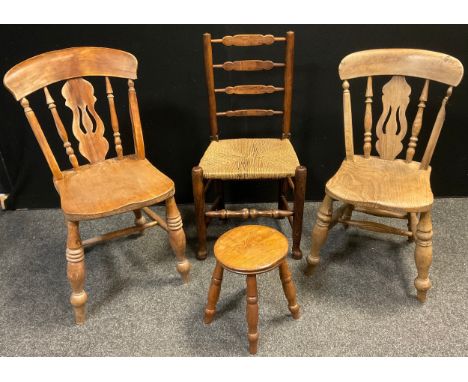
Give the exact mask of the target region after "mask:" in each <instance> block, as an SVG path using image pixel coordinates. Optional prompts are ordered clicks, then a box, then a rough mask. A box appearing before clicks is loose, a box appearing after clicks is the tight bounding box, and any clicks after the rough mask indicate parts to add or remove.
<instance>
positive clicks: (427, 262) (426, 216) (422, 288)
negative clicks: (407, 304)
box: [414, 211, 432, 302]
mask: <svg viewBox="0 0 468 382" xmlns="http://www.w3.org/2000/svg"><path fill="white" fill-rule="evenodd" d="M414 260H415V262H416V268H417V270H418V277H416V279H415V280H414V286H415V287H416V289H417V291H418V295H417V296H418V300H419V301H420V302H424V301H426V295H427V291H428V290H429V289H430V288H431V286H432V283H431V280H429V268H430V267H431V263H432V218H431V211H427V212H421V218H420V220H419V223H418V228H417V232H416V249H415V251H414Z"/></svg>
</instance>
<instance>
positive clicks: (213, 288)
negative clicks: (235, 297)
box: [204, 262, 223, 324]
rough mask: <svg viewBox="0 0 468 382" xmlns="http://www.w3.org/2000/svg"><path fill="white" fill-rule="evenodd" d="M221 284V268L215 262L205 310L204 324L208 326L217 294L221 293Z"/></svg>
mask: <svg viewBox="0 0 468 382" xmlns="http://www.w3.org/2000/svg"><path fill="white" fill-rule="evenodd" d="M222 282H223V267H222V266H221V264H220V263H218V262H216V266H215V269H214V271H213V276H212V277H211V285H210V290H209V291H208V302H207V304H206V308H205V319H204V321H205V324H210V323H211V321H213V317H214V315H215V313H216V303H217V302H218V299H219V292H220V291H221V283H222Z"/></svg>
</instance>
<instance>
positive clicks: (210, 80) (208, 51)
mask: <svg viewBox="0 0 468 382" xmlns="http://www.w3.org/2000/svg"><path fill="white" fill-rule="evenodd" d="M203 55H204V58H205V78H206V87H207V89H208V106H209V118H210V138H211V140H213V141H217V140H218V120H217V117H216V96H215V85H214V73H213V48H212V46H211V34H210V33H205V34H204V35H203Z"/></svg>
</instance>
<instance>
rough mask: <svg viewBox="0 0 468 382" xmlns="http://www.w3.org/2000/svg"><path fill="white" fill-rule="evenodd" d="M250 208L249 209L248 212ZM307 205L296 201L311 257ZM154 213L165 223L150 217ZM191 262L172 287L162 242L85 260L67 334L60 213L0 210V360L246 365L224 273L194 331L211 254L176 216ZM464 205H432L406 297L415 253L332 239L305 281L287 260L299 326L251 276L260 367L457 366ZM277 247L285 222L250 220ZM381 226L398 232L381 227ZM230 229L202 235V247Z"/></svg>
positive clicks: (363, 240)
mask: <svg viewBox="0 0 468 382" xmlns="http://www.w3.org/2000/svg"><path fill="white" fill-rule="evenodd" d="M255 207H257V208H259V207H261V206H259V205H256V206H255ZM317 207H318V204H317V203H307V205H306V209H305V217H304V231H303V232H304V233H303V242H302V249H303V252H304V254H307V252H308V250H309V249H310V230H311V228H312V226H313V223H314V221H315V213H316V210H317ZM156 209H157V210H158V211H159V212H161V213H163V210H162V209H161V208H159V207H156ZM181 211H182V215H183V218H184V222H185V228H186V233H187V239H188V245H187V256H188V258H189V260H190V261H191V262H192V273H191V274H192V277H191V282H190V283H189V284H187V285H183V284H182V283H181V281H180V279H179V277H178V274H177V272H176V271H175V262H174V257H173V255H172V253H171V251H170V247H169V244H168V241H167V239H166V235H165V233H164V231H162V230H159V229H157V228H156V229H151V230H148V231H147V232H146V233H145V234H144V235H143V236H141V237H131V238H128V239H117V240H115V241H112V242H109V243H106V244H102V245H98V246H96V247H94V248H91V249H90V250H88V251H87V256H86V265H87V280H86V290H87V292H88V294H89V300H88V317H87V321H86V323H85V325H83V326H76V325H74V324H73V316H72V311H71V307H70V305H69V302H68V299H69V286H68V282H67V279H66V274H65V265H66V262H65V256H64V245H65V235H66V232H65V226H64V224H63V217H62V214H61V212H60V211H59V210H35V211H14V212H0V355H2V356H247V355H248V351H247V336H246V321H245V289H244V288H245V284H244V283H245V280H244V277H242V276H240V275H236V274H230V273H225V277H224V282H223V286H222V291H221V296H220V302H219V304H218V313H217V316H216V318H215V320H214V321H213V323H212V324H211V325H209V326H206V325H204V324H203V322H202V317H203V309H204V305H205V302H206V296H207V290H208V286H209V283H210V276H211V272H212V270H213V267H214V260H213V256H212V254H210V256H209V258H208V259H207V260H206V261H204V262H200V261H197V260H196V259H195V252H194V251H195V245H196V240H195V237H196V236H195V227H194V224H193V221H194V219H193V212H192V211H193V207H192V206H190V205H187V206H181ZM467 216H468V199H438V200H437V201H436V203H435V207H434V212H433V220H434V247H433V248H434V259H433V265H432V268H431V279H432V281H433V289H432V290H431V291H430V292H429V298H428V301H427V302H426V303H425V304H420V303H419V302H418V301H417V300H416V297H415V294H416V293H415V289H414V287H413V279H414V277H415V274H416V269H415V266H414V261H413V251H414V244H409V243H408V242H407V241H406V239H405V238H402V237H398V236H392V235H383V234H374V233H369V232H365V231H360V230H357V229H355V228H349V229H348V230H347V231H345V230H344V229H343V228H342V227H341V226H337V227H335V228H334V229H333V230H332V231H331V233H330V235H329V239H328V241H327V243H326V245H325V246H324V248H323V250H322V262H321V265H320V267H319V268H318V269H317V271H316V273H315V274H314V275H313V276H312V277H310V278H307V277H305V276H304V275H303V273H302V271H303V269H304V262H305V260H302V261H294V260H292V259H290V260H289V264H290V267H291V269H292V273H293V278H294V280H295V283H296V286H297V293H298V300H299V303H300V305H301V309H302V317H301V318H300V319H299V320H298V321H294V320H293V319H292V318H291V316H290V315H289V311H288V309H287V305H286V300H285V298H284V296H283V292H282V288H281V283H280V280H279V277H278V273H277V272H276V271H275V272H270V273H268V274H264V275H261V276H259V281H258V284H259V285H258V288H259V304H260V319H259V330H260V340H259V352H258V355H259V356H468V293H467V292H468V277H467V276H468V265H467V254H466V248H467V238H468V232H467V231H468V230H467V228H468V223H467ZM132 222H133V214H126V215H120V216H116V217H112V218H109V219H105V220H100V221H94V222H87V223H83V224H82V236H83V238H86V237H90V236H93V235H94V234H96V233H100V232H105V231H109V230H111V229H116V228H119V227H122V226H126V225H131V224H132ZM257 223H259V224H267V225H271V226H273V227H277V228H278V229H280V230H281V231H282V232H284V233H285V234H286V235H287V236H288V237H290V236H291V229H290V227H289V225H288V224H287V222H286V221H285V220H282V221H273V220H270V219H260V220H258V221H257ZM392 223H393V224H395V223H396V224H402V225H403V224H404V223H403V222H399V221H393V222H392ZM236 224H237V225H238V224H246V222H242V221H239V220H231V221H229V222H228V223H223V222H215V223H213V225H212V226H210V231H209V233H210V236H209V245H210V249H211V248H212V246H213V243H214V240H215V238H216V237H217V236H218V235H219V234H221V233H222V232H224V231H225V230H227V229H229V228H231V227H232V226H234V225H236Z"/></svg>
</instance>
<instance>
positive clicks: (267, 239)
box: [205, 225, 299, 354]
mask: <svg viewBox="0 0 468 382" xmlns="http://www.w3.org/2000/svg"><path fill="white" fill-rule="evenodd" d="M287 254H288V240H287V239H286V237H285V236H284V235H283V234H282V233H280V232H278V231H277V230H276V229H274V228H271V227H265V226H261V225H244V226H240V227H237V228H234V229H231V230H230V231H228V232H226V233H224V234H223V235H222V236H221V237H220V238H219V239H218V240H217V241H216V243H215V246H214V255H215V257H216V267H215V270H214V272H213V276H212V278H211V285H210V290H209V292H208V303H207V304H206V308H205V323H206V324H209V323H211V321H213V317H214V315H215V312H216V303H217V302H218V298H219V292H220V290H221V282H222V280H223V271H224V269H227V270H228V271H231V272H234V273H239V274H241V275H246V276H247V324H248V337H249V351H250V353H251V354H255V353H257V343H258V330H257V325H258V297H257V275H258V274H260V273H265V272H268V271H271V270H273V269H275V268H279V274H280V278H281V282H282V284H283V290H284V294H285V295H286V299H287V300H288V307H289V310H290V311H291V314H292V316H293V318H294V319H298V318H299V305H298V304H297V301H296V287H295V285H294V283H293V281H292V278H291V272H290V271H289V267H288V263H287V261H286V256H287Z"/></svg>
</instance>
